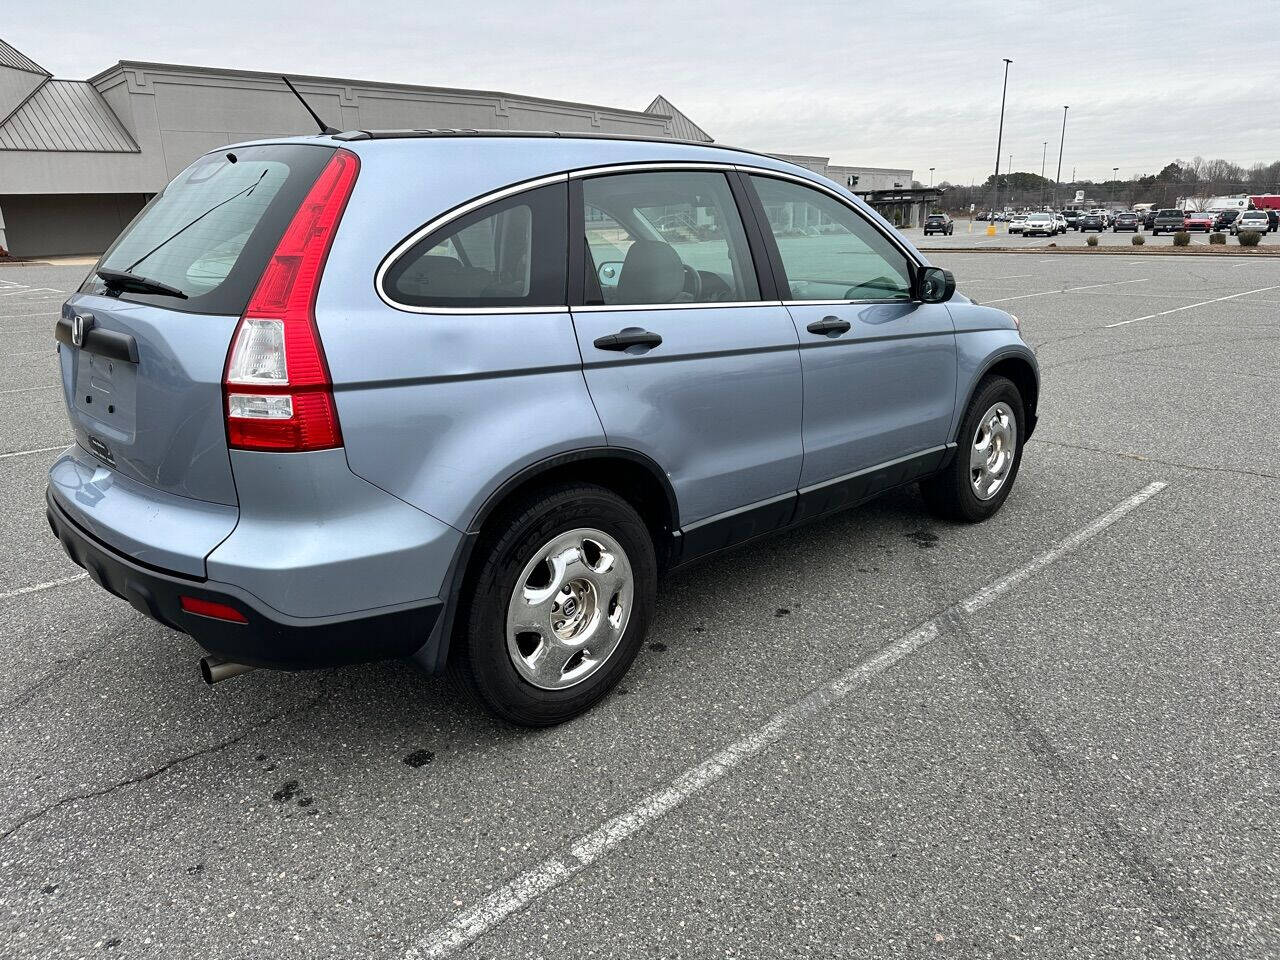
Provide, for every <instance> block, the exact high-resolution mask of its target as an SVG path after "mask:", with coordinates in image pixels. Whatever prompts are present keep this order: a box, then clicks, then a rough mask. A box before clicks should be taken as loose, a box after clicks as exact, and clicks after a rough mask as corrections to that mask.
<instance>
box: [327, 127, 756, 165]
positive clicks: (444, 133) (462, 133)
mask: <svg viewBox="0 0 1280 960" xmlns="http://www.w3.org/2000/svg"><path fill="white" fill-rule="evenodd" d="M429 137H441V138H445V137H535V138H563V139H566V140H632V141H638V142H641V143H669V144H681V145H684V146H689V147H710V148H712V149H715V150H730V151H733V152H734V153H746V154H750V155H751V156H754V157H770V159H774V160H776V159H778V158H777V157H774V156H772V155H771V154H768V153H764V152H762V151H760V150H747V149H745V148H743V147H731V146H728V145H726V144H723V143H715V142H710V143H708V142H707V141H705V140H684V139H680V138H676V137H643V136H639V135H637V134H632V133H577V132H572V131H560V130H478V129H470V128H456V129H455V128H450V127H424V128H418V129H410V130H345V131H343V132H342V133H336V134H334V135H333V139H334V140H343V141H352V140H411V139H417V138H424V139H425V138H429Z"/></svg>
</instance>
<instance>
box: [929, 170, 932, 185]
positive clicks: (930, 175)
mask: <svg viewBox="0 0 1280 960" xmlns="http://www.w3.org/2000/svg"><path fill="white" fill-rule="evenodd" d="M929 186H931V187H932V186H933V167H930V168H929Z"/></svg>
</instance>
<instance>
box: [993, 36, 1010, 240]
mask: <svg viewBox="0 0 1280 960" xmlns="http://www.w3.org/2000/svg"><path fill="white" fill-rule="evenodd" d="M1011 63H1013V61H1012V60H1010V59H1009V58H1008V57H1005V58H1004V85H1003V86H1002V87H1001V88H1000V132H999V133H997V134H996V175H995V179H994V180H992V182H991V213H992V216H994V215H995V212H996V205H997V204H998V203H999V202H1000V151H1001V150H1002V149H1003V148H1004V101H1005V95H1006V94H1007V93H1008V92H1009V64H1011ZM995 232H996V225H995V221H994V220H993V221H990V222H989V223H988V224H987V234H988V235H990V236H995Z"/></svg>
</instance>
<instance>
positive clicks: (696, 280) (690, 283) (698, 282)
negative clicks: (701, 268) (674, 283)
mask: <svg viewBox="0 0 1280 960" xmlns="http://www.w3.org/2000/svg"><path fill="white" fill-rule="evenodd" d="M681 266H682V267H684V287H683V288H682V289H683V290H684V292H685V293H687V294H689V296H691V297H693V299H694V301H695V302H697V301H698V300H700V299H701V297H702V274H700V273H699V272H698V271H697V270H695V269H693V267H691V266H689V265H688V264H687V263H683V264H681ZM690 287H692V289H690Z"/></svg>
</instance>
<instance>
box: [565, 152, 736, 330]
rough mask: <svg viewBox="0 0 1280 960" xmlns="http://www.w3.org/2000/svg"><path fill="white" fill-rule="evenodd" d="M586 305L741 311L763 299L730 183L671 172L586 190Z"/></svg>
mask: <svg viewBox="0 0 1280 960" xmlns="http://www.w3.org/2000/svg"><path fill="white" fill-rule="evenodd" d="M582 203H583V218H584V222H583V224H582V227H581V229H582V231H583V235H584V236H585V237H586V253H587V256H586V261H587V262H586V271H587V276H586V289H587V291H588V294H589V295H588V298H587V302H588V303H603V304H606V305H628V306H630V305H641V304H661V303H742V302H748V301H754V300H758V299H760V287H759V285H758V283H757V281H756V272H755V265H754V263H753V262H752V259H751V251H750V248H749V245H748V242H747V235H746V233H745V232H744V230H743V226H742V219H741V217H740V216H739V215H738V208H737V206H736V204H735V203H734V199H733V193H732V191H731V190H730V188H729V182H728V180H726V179H725V175H724V174H723V173H720V172H719V171H701V170H670V171H660V172H651V173H650V172H646V173H626V174H618V175H614V176H602V177H592V178H589V179H585V180H583V182H582Z"/></svg>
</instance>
